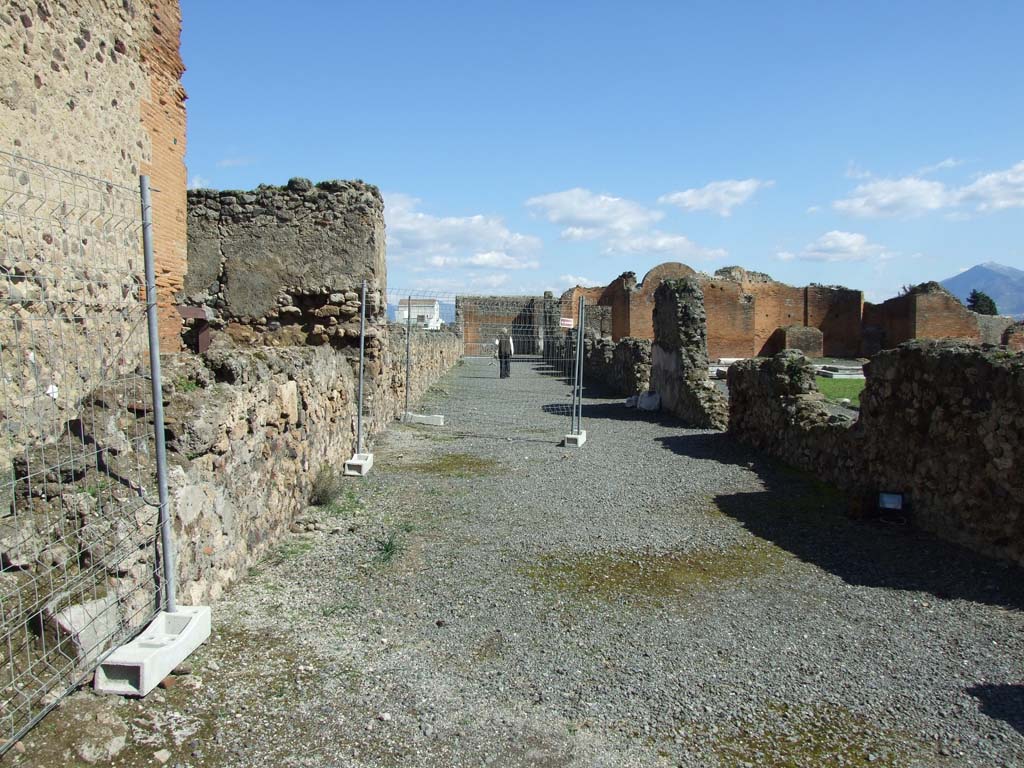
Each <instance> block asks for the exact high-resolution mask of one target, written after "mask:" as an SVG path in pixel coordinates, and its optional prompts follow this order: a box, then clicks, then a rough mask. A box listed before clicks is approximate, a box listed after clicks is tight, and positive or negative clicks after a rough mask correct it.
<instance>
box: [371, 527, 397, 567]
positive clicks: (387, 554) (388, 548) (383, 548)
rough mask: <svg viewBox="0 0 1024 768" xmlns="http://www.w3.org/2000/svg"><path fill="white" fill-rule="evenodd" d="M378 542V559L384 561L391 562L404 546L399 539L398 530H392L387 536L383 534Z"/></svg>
mask: <svg viewBox="0 0 1024 768" xmlns="http://www.w3.org/2000/svg"><path fill="white" fill-rule="evenodd" d="M376 544H377V559H378V560H380V562H382V563H390V562H391V561H392V560H393V559H394V558H395V555H397V554H398V553H399V551H401V548H402V547H401V544H400V543H399V541H398V531H391V532H390V533H389V534H387V535H386V536H382V537H381V538H379V539H377V542H376Z"/></svg>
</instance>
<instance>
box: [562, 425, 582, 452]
mask: <svg viewBox="0 0 1024 768" xmlns="http://www.w3.org/2000/svg"><path fill="white" fill-rule="evenodd" d="M585 442H587V430H585V429H581V430H580V433H579V434H578V435H566V436H565V447H566V448H579V447H580V446H582V445H583V444H584V443H585Z"/></svg>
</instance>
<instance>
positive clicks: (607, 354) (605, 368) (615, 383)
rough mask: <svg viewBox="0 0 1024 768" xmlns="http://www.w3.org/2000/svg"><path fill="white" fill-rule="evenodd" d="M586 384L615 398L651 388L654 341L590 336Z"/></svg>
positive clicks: (585, 351) (586, 351)
mask: <svg viewBox="0 0 1024 768" xmlns="http://www.w3.org/2000/svg"><path fill="white" fill-rule="evenodd" d="M583 383H584V386H587V387H590V386H595V387H596V388H598V389H601V390H603V391H604V392H607V393H608V394H613V395H622V396H623V397H631V396H632V395H639V394H642V393H644V392H647V391H648V390H649V389H650V386H651V342H650V341H649V340H647V339H632V338H625V339H620V340H619V341H618V342H614V341H612V340H611V338H610V337H609V336H604V337H598V336H593V335H587V336H586V337H585V338H584V347H583Z"/></svg>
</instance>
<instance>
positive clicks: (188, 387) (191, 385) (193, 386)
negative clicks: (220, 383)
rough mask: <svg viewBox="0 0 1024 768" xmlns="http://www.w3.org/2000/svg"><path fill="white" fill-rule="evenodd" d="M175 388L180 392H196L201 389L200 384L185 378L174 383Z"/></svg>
mask: <svg viewBox="0 0 1024 768" xmlns="http://www.w3.org/2000/svg"><path fill="white" fill-rule="evenodd" d="M174 388H175V389H176V390H177V391H178V392H195V391H196V390H197V389H199V382H198V381H193V380H192V379H189V378H187V377H184V376H183V377H182V378H180V379H178V380H177V381H175V382H174Z"/></svg>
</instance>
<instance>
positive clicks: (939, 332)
mask: <svg viewBox="0 0 1024 768" xmlns="http://www.w3.org/2000/svg"><path fill="white" fill-rule="evenodd" d="M911 298H912V302H913V303H912V306H913V313H914V314H913V317H914V326H913V338H917V339H969V340H971V341H981V332H980V331H979V330H978V320H977V318H976V317H975V316H974V313H973V312H971V311H970V310H969V309H967V307H965V306H964V305H963V304H961V303H960V302H959V301H957V300H956V299H955V298H954V297H953V296H950V295H949V294H947V293H919V294H916V295H914V296H912V297H911Z"/></svg>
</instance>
